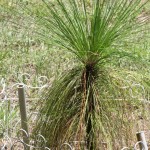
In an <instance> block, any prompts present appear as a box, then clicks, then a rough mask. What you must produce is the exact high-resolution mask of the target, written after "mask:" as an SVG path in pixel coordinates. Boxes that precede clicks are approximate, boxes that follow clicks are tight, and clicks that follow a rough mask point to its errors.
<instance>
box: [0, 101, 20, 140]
mask: <svg viewBox="0 0 150 150" xmlns="http://www.w3.org/2000/svg"><path fill="white" fill-rule="evenodd" d="M16 116H17V110H16V109H14V108H13V109H12V108H11V106H10V101H3V102H1V104H0V138H4V136H5V135H7V136H11V133H12V131H11V130H12V129H13V127H14V126H13V125H14V123H15V118H16Z"/></svg>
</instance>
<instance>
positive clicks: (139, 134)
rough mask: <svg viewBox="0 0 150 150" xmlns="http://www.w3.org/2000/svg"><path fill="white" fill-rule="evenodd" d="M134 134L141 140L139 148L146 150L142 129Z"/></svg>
mask: <svg viewBox="0 0 150 150" xmlns="http://www.w3.org/2000/svg"><path fill="white" fill-rule="evenodd" d="M136 136H137V140H138V141H141V142H142V143H139V146H140V150H148V146H147V142H146V138H145V134H144V131H140V132H137V133H136Z"/></svg>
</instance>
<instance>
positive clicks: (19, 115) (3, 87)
mask: <svg viewBox="0 0 150 150" xmlns="http://www.w3.org/2000/svg"><path fill="white" fill-rule="evenodd" d="M18 78H19V80H18V81H19V82H18V83H13V84H12V85H11V86H10V85H9V86H8V85H7V82H6V80H5V79H4V78H2V79H1V80H0V101H1V103H0V139H1V140H0V150H6V149H7V150H9V149H10V150H36V149H37V150H38V149H39V150H50V148H48V147H46V139H45V138H44V137H43V136H42V135H41V134H38V135H36V137H34V140H33V138H32V137H31V135H30V132H31V131H32V127H29V126H28V124H27V123H29V122H28V121H27V119H28V118H30V120H31V121H32V122H34V121H35V120H36V117H37V115H38V112H36V111H34V110H33V111H32V110H30V109H31V108H30V104H28V103H30V102H32V101H36V100H38V97H39V96H40V94H41V93H42V91H43V90H44V89H45V88H47V87H48V86H50V84H49V80H48V78H47V77H46V76H40V77H37V78H36V82H35V84H34V86H33V84H31V83H33V82H31V80H32V76H30V75H29V74H26V73H25V74H22V75H20V76H19V77H18ZM133 86H137V87H138V88H139V87H140V88H141V89H142V91H143V93H144V89H143V87H142V86H141V85H139V84H134V85H133ZM124 88H125V87H124ZM29 89H30V90H29ZM31 91H32V92H31ZM30 92H31V93H30ZM34 93H35V94H34ZM130 93H131V96H132V97H133V96H134V97H135V95H133V93H132V89H130ZM30 95H34V96H33V97H30ZM142 101H143V102H146V103H149V101H148V99H143V100H142ZM16 106H19V107H17V109H16ZM26 106H27V108H26ZM19 109H20V111H19ZM27 114H28V115H27ZM136 136H137V143H135V145H133V146H131V147H124V148H122V149H121V150H131V149H133V150H138V149H139V150H148V144H147V142H146V137H145V132H143V131H142V132H138V133H136ZM77 143H82V144H83V145H85V143H86V141H72V142H69V143H68V142H66V143H63V144H61V145H60V146H59V149H60V150H65V149H66V150H75V149H76V145H77ZM37 145H40V146H37ZM41 145H42V146H41ZM106 145H107V144H106ZM84 149H85V148H84Z"/></svg>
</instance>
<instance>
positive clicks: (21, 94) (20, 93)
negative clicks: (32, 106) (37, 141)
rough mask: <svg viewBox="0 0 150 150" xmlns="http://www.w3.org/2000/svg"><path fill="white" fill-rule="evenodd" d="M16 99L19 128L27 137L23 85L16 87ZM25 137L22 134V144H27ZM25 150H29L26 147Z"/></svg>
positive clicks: (26, 137)
mask: <svg viewBox="0 0 150 150" xmlns="http://www.w3.org/2000/svg"><path fill="white" fill-rule="evenodd" d="M18 97H19V107H20V115H21V128H22V129H23V130H25V131H26V133H27V135H29V132H28V123H27V112H26V100H25V92H24V86H23V85H19V86H18ZM27 135H26V134H25V133H24V132H23V142H24V143H25V144H29V138H28V136H27ZM26 149H27V150H29V147H28V146H26Z"/></svg>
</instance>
